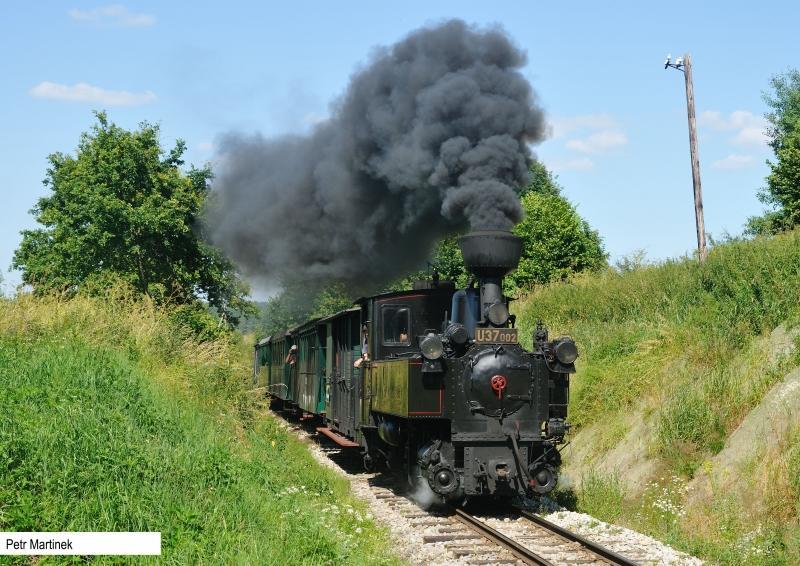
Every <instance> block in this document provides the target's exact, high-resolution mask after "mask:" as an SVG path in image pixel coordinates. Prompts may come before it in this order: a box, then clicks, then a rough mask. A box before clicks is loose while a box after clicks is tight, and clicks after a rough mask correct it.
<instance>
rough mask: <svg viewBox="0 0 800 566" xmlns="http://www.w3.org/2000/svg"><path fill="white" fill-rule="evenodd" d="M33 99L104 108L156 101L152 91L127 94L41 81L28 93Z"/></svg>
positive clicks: (93, 87) (87, 86) (82, 84)
mask: <svg viewBox="0 0 800 566" xmlns="http://www.w3.org/2000/svg"><path fill="white" fill-rule="evenodd" d="M29 93H30V95H31V96H33V97H35V98H44V99H48V100H65V101H68V102H90V103H97V104H102V105H104V106H141V105H142V104H148V103H150V102H153V101H155V100H156V95H155V93H153V92H152V91H149V90H147V91H145V92H127V91H124V90H106V89H103V88H100V87H98V86H93V85H90V84H88V83H77V84H74V85H63V84H58V83H51V82H50V81H43V82H41V83H39V84H38V85H36V86H35V87H33V88H32V89H31V90H30V91H29Z"/></svg>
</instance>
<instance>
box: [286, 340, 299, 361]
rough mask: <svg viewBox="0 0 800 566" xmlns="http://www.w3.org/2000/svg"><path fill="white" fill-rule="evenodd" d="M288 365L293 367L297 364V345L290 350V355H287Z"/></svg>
mask: <svg viewBox="0 0 800 566" xmlns="http://www.w3.org/2000/svg"><path fill="white" fill-rule="evenodd" d="M286 363H287V364H289V365H290V366H293V365H294V364H296V363H297V344H294V345H292V347H291V348H289V353H288V354H287V355H286Z"/></svg>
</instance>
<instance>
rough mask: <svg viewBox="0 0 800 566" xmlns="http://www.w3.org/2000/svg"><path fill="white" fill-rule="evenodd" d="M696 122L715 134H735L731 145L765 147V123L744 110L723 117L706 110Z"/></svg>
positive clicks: (715, 112)
mask: <svg viewBox="0 0 800 566" xmlns="http://www.w3.org/2000/svg"><path fill="white" fill-rule="evenodd" d="M698 122H699V124H700V125H701V126H703V127H707V128H709V129H711V130H714V131H716V132H736V134H735V135H734V136H733V138H731V139H730V142H731V143H734V144H737V145H753V146H763V145H766V143H767V141H768V139H767V136H766V134H765V130H766V128H767V121H766V120H765V119H764V118H763V117H761V116H756V115H755V114H753V113H752V112H748V111H746V110H736V111H734V112H731V113H730V114H729V115H728V116H725V115H724V114H722V113H721V112H717V111H712V110H707V111H705V112H702V113H701V114H700V118H699V119H698Z"/></svg>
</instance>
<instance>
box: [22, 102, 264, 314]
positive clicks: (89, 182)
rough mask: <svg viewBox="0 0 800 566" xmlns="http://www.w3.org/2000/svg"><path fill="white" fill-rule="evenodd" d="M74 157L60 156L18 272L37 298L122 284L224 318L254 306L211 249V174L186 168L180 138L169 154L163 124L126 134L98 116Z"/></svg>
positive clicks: (25, 236) (52, 159) (54, 158)
mask: <svg viewBox="0 0 800 566" xmlns="http://www.w3.org/2000/svg"><path fill="white" fill-rule="evenodd" d="M96 117H97V122H96V123H95V124H94V125H93V126H92V128H91V130H90V131H89V132H86V133H84V134H82V136H81V139H80V143H79V145H78V149H77V152H76V155H75V156H72V155H65V154H62V153H54V154H52V155H50V156H49V163H50V166H49V168H48V170H47V176H46V178H45V180H44V185H45V186H46V187H48V188H49V189H50V191H51V194H50V195H49V196H46V197H43V198H41V199H39V201H38V203H37V205H36V207H35V208H34V209H33V210H32V211H31V213H32V214H33V215H34V217H35V219H36V220H37V222H38V223H39V224H41V225H42V226H43V227H42V228H38V229H35V230H25V231H23V232H22V242H21V244H20V246H19V249H17V250H16V252H15V254H14V260H13V266H14V267H15V268H18V269H21V270H22V271H23V274H22V280H23V282H24V283H26V284H28V285H31V286H32V287H33V289H34V291H35V292H36V293H47V292H53V291H55V292H65V293H68V294H69V293H74V292H76V291H77V290H78V289H79V288H81V287H82V286H87V284H89V283H91V284H98V283H99V284H101V285H102V284H103V282H106V281H111V280H114V279H117V280H118V279H122V280H123V281H125V282H126V283H128V284H130V285H131V286H133V287H134V288H135V289H137V290H138V291H140V292H141V293H145V294H147V295H150V296H152V297H154V298H156V299H157V300H160V301H162V302H164V303H171V304H188V303H191V302H193V301H196V300H199V299H202V300H204V301H207V302H208V304H209V305H211V306H212V307H213V308H215V309H216V310H217V312H218V313H220V315H221V316H222V318H223V319H226V320H229V321H231V322H235V321H234V320H233V318H235V314H233V313H241V312H246V311H248V310H249V309H250V307H249V306H248V302H247V301H246V300H245V296H246V294H247V287H246V286H245V285H244V284H243V283H242V282H241V281H240V280H239V278H238V277H237V275H236V273H235V271H234V269H233V266H232V265H231V263H230V262H229V261H228V260H227V259H226V258H225V257H224V256H222V255H221V254H220V253H219V251H217V250H216V249H215V248H213V247H211V246H209V245H208V244H206V243H204V241H203V239H202V234H201V228H200V222H199V217H200V214H201V211H202V207H203V204H204V201H205V200H206V197H207V195H208V192H209V189H208V181H209V180H210V179H211V177H212V174H211V169H210V168H209V167H208V166H206V167H204V168H201V169H197V168H195V167H191V168H189V170H188V171H187V172H183V171H182V169H181V167H182V166H183V164H184V162H183V160H182V155H183V153H184V151H185V149H186V144H185V143H184V142H183V141H182V140H178V141H177V142H176V143H175V147H174V148H172V150H170V151H169V152H165V151H164V150H163V149H162V148H161V145H160V141H159V128H158V126H155V125H151V124H149V123H146V122H144V123H142V124H141V125H140V128H139V129H138V130H136V131H127V130H124V129H122V128H120V127H118V126H116V125H115V124H113V123H112V122H110V121H109V120H108V117H107V116H106V114H105V113H103V112H98V113H96Z"/></svg>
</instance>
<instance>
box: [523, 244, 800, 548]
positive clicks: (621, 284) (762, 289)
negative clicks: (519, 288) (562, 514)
mask: <svg viewBox="0 0 800 566" xmlns="http://www.w3.org/2000/svg"><path fill="white" fill-rule="evenodd" d="M634 263H636V262H634ZM798 296H800V230H795V231H789V232H785V233H783V234H779V235H777V236H773V237H770V238H755V239H754V240H749V241H737V240H733V241H729V242H727V243H720V244H718V245H716V246H714V247H713V248H712V249H711V251H710V253H709V256H708V258H707V260H706V261H705V262H704V263H699V262H697V261H696V260H695V259H691V258H684V259H680V260H673V261H667V262H664V263H662V264H659V265H653V264H644V265H638V266H636V267H635V268H633V269H620V270H610V269H609V270H604V271H601V272H599V273H588V274H584V275H578V276H575V277H573V278H571V279H570V280H568V281H565V282H556V283H552V284H549V285H548V286H545V287H539V288H535V289H533V290H532V292H531V293H530V294H528V295H527V296H525V297H523V298H522V299H521V300H520V301H518V302H517V303H515V305H516V314H517V316H518V319H517V321H518V326H519V327H520V335H521V336H522V337H524V338H525V339H526V340H530V334H531V333H532V331H533V330H534V327H535V322H536V320H537V319H542V320H544V321H545V322H546V324H547V325H548V326H549V327H550V330H551V335H562V334H568V335H571V336H573V337H574V338H575V339H576V341H577V343H578V348H579V351H580V357H579V358H578V363H577V369H578V372H577V373H576V374H575V375H574V376H572V379H571V381H570V385H571V391H570V407H569V411H570V419H569V420H570V421H571V422H572V423H573V424H574V425H575V428H576V429H577V430H581V429H587V428H590V427H591V432H590V435H591V436H590V438H592V439H601V438H604V437H606V436H609V435H613V433H614V430H613V429H612V427H615V426H616V423H618V422H619V416H620V415H623V416H624V417H623V418H624V419H627V420H628V422H633V423H635V424H633V425H631V426H637V427H640V430H642V431H643V436H642V438H641V441H642V442H644V443H646V448H647V455H648V459H652V460H653V463H654V464H655V466H657V468H656V469H659V471H661V470H663V474H664V476H676V477H678V480H675V479H674V478H670V479H669V480H665V479H664V478H662V480H663V481H662V482H661V484H659V485H658V486H656V487H652V488H651V489H649V491H648V492H646V493H645V494H644V496H643V497H638V496H637V497H636V498H635V500H634V499H632V500H630V501H626V502H625V503H624V504H623V506H622V511H621V514H620V515H619V522H620V523H622V524H626V525H629V526H632V527H634V528H637V529H639V530H642V531H644V532H647V533H649V534H652V535H654V536H656V537H657V538H660V539H662V540H666V541H667V542H671V543H673V544H676V545H678V546H679V547H680V548H682V549H684V550H687V551H691V552H695V553H697V554H699V555H700V556H701V557H704V558H708V559H709V562H714V563H716V562H720V563H725V564H736V563H741V557H742V556H744V555H745V554H747V555H748V556H750V555H752V556H753V559H752V560H751V561H749V562H747V563H770V561H769V560H768V559H766V558H765V557H770V556H771V557H773V558H774V560H773V561H772V562H771V563H776V564H779V563H782V561H784V562H785V563H794V562H792V560H791V559H789V558H786V557H788V556H796V555H797V553H798V552H799V551H800V550H798V549H800V544H797V543H790V542H789V541H790V540H793V539H792V538H791V537H794V538H796V537H797V533H798V532H799V530H798V528H797V519H798V510H800V506H799V505H798V501H800V499H798V498H797V495H796V494H797V492H796V491H795V488H794V487H791V486H792V480H793V479H794V478H796V477H797V476H796V472H793V471H790V470H789V469H790V468H791V467H792V466H793V465H794V466H795V467H796V466H797V465H798V464H797V462H800V459H798V458H797V457H796V456H795V455H794V454H795V453H793V452H791V449H787V450H785V452H784V453H785V455H786V459H785V460H786V463H785V464H784V463H782V462H778V463H777V464H774V465H775V466H776V467H777V468H779V469H781V470H786V473H787V474H788V477H789V478H790V479H789V480H787V482H786V483H787V485H789V486H790V487H789V488H787V489H786V490H785V492H786V493H788V494H789V495H787V496H786V497H780V498H778V497H776V498H775V500H774V501H772V500H771V501H765V502H764V503H765V504H764V505H763V506H759V505H756V506H755V508H754V509H748V510H744V509H733V508H731V507H729V506H728V507H726V505H727V504H726V502H725V501H724V498H722V497H718V494H716V493H715V494H714V498H715V499H714V500H713V502H714V505H717V506H719V509H716V508H715V509H711V510H710V511H709V519H708V521H706V524H704V529H703V530H702V532H696V529H695V530H693V529H694V527H696V525H695V524H694V523H690V522H688V521H690V520H693V519H692V516H691V515H685V514H684V513H683V510H682V505H684V504H686V501H688V500H684V499H683V498H684V495H685V494H684V493H683V492H681V491H680V489H679V484H685V482H686V479H687V478H691V477H693V475H694V474H695V473H696V472H697V470H698V469H700V468H699V467H700V466H704V462H706V461H707V460H708V459H709V458H711V457H713V456H714V455H715V454H716V453H718V452H719V450H720V449H721V448H722V447H723V446H724V442H725V441H726V439H728V438H729V437H730V435H731V434H732V433H733V431H734V430H736V429H737V427H738V426H739V424H740V423H741V422H742V419H743V418H744V417H745V415H747V414H748V413H749V412H750V411H751V410H752V409H753V408H754V407H756V406H757V405H758V404H759V403H760V402H761V401H762V399H763V398H764V396H765V394H766V393H767V392H768V391H769V390H770V388H771V387H772V386H773V385H774V384H775V383H777V382H778V381H779V380H780V379H781V378H782V377H783V376H784V375H786V373H788V371H789V370H790V369H791V368H793V367H796V366H797V365H798V363H800V356H799V355H798V354H797V353H795V354H792V355H788V356H787V355H783V356H781V355H778V354H777V353H776V352H778V351H780V349H779V350H774V347H775V343H778V344H780V343H782V342H781V340H782V339H780V338H776V336H780V334H781V333H780V331H778V332H775V333H773V329H775V328H776V327H778V326H779V325H781V324H785V325H786V327H787V328H792V327H795V326H797V325H798V322H800V303H798V301H797V297H798ZM784 339H785V338H784ZM795 344H797V341H796V340H795ZM781 348H782V347H781ZM639 419H642V420H643V421H644V422H643V423H642V422H640V421H639ZM627 441H630V438H628V439H627ZM593 442H594V441H593ZM600 446H601V445H600V443H599V442H595V443H594V444H593V445H592V452H591V454H590V456H589V458H590V460H587V461H591V459H596V461H602V460H603V458H607V457H609V456H610V455H609V454H607V453H606V452H604V451H603V449H601V448H600ZM610 448H612V447H611V446H606V447H605V449H606V450H609V449H610ZM613 448H614V449H615V450H616V451H617V453H619V450H620V449H621V447H620V446H616V445H615V446H613ZM611 456H613V454H612V455H611ZM773 461H774V460H771V459H770V458H766V457H759V459H758V464H759V465H768V464H769V462H773ZM754 473H756V474H758V473H759V472H754ZM793 473H794V474H795V475H794V476H792V474H793ZM761 479H762V478H760V477H759V478H758V481H755V482H753V485H754V488H759V489H761V488H760V487H759V481H760V480H761ZM762 485H764V486H768V487H763V489H764V490H768V492H770V493H772V492H775V491H776V490H775V489H773V488H774V485H776V482H769V481H767V480H766V479H765V481H764V483H763V484H762ZM602 487H603V485H602V482H601V484H600V485H599V486H598V485H594V484H589V485H588V487H587V488H586V489H587V493H585V494H584V493H581V492H580V491H579V492H578V507H579V508H580V507H581V501H583V503H582V505H583V509H589V508H592V507H593V508H595V509H599V510H600V513H601V514H600V516H601V517H602V516H603V514H604V513H606V514H608V516H613V515H614V514H615V513H616V510H618V509H619V507H618V506H616V505H615V504H614V505H612V504H605V503H602V502H603V501H610V502H613V501H615V498H614V497H606V496H603V495H602V494H603V493H604V492H605V491H606V490H604V489H602ZM727 487H728V486H723V487H722V493H723V494H725V493H726V492H725V489H726V488H727ZM681 489H682V488H681ZM651 492H652V493H651ZM612 493H613V490H612ZM728 493H730V492H728ZM758 493H761V492H759V491H756V490H755V489H754V491H753V493H752V494H750V497H751V498H752V497H755V496H757V495H755V494H758ZM781 493H783V492H781ZM745 499H746V498H745ZM598 501H599V502H601V503H595V502H598ZM609 509H610V510H611V511H610V512H609ZM687 511H688V509H687ZM756 512H757V513H759V514H758V516H757V517H755V516H754V514H755V513H756ZM696 513H697V515H698V516H700V515H702V516H703V517H705V514H706V511H705V510H704V509H697V510H696ZM743 513H744V515H743ZM748 513H749V515H748ZM779 513H780V515H779ZM742 516H744V517H746V519H745V520H743V521H741V522H740V523H735V524H731V523H730V518H731V517H733V518H739V517H742ZM773 519H774V520H773ZM737 520H738V519H737ZM726 521H728V522H726ZM761 524H763V528H762V527H761V526H760V525H761ZM743 540H747V541H748V542H747V544H743V543H742V541H743ZM781 541H786V542H785V544H786V549H785V550H784V549H783V546H782V545H783V544H784V542H781ZM765 549H768V550H765ZM792 549H794V550H792ZM758 553H761V554H758ZM792 553H794V554H792ZM759 556H760V557H761V558H759Z"/></svg>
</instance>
